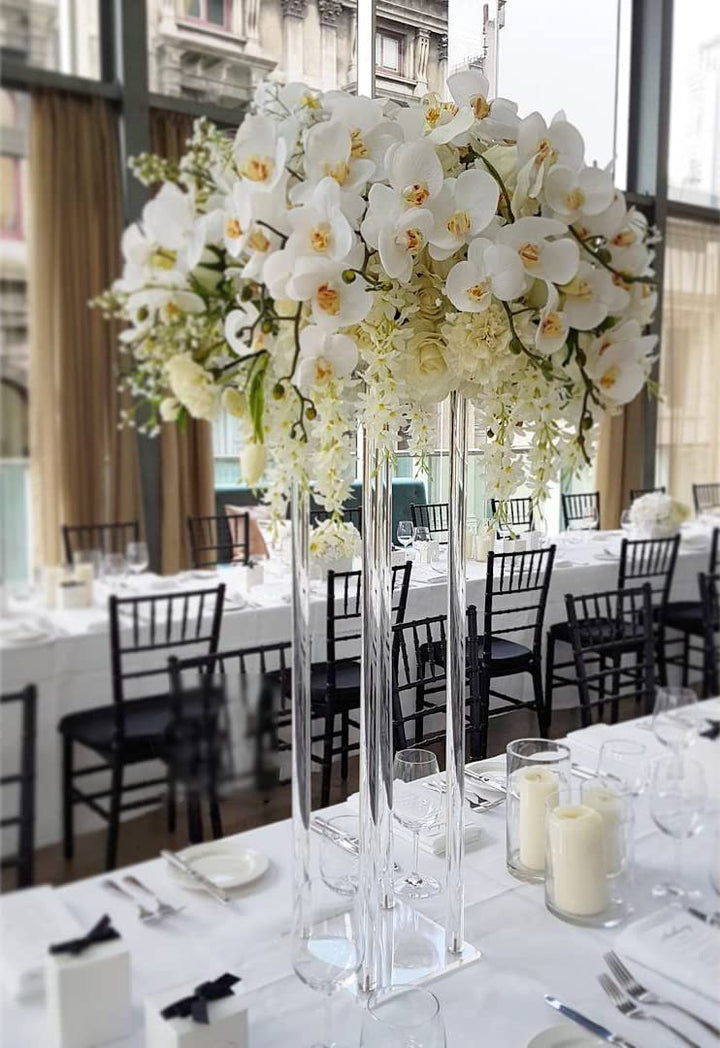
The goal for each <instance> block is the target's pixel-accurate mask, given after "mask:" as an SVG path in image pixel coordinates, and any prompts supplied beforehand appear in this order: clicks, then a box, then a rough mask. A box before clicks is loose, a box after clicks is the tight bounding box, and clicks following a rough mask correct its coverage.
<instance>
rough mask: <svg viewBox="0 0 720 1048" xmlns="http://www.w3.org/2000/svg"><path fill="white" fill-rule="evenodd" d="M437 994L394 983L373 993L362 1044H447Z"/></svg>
mask: <svg viewBox="0 0 720 1048" xmlns="http://www.w3.org/2000/svg"><path fill="white" fill-rule="evenodd" d="M446 1045H447V1040H446V1038H445V1024H444V1022H443V1020H442V1016H441V1014H440V1003H439V1002H438V999H437V997H436V996H435V994H433V993H430V991H429V990H423V989H421V988H420V987H418V986H391V987H390V988H389V989H387V990H375V991H374V993H371V994H370V997H369V999H368V1003H367V1010H366V1012H365V1014H364V1016H363V1024H362V1034H361V1037H360V1046H361V1048H446Z"/></svg>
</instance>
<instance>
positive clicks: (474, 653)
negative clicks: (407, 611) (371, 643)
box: [392, 604, 478, 750]
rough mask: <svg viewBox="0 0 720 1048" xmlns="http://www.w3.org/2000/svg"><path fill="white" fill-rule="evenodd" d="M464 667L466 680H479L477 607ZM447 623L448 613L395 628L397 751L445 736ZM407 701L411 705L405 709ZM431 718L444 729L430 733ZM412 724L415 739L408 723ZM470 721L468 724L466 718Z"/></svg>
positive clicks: (472, 611)
mask: <svg viewBox="0 0 720 1048" xmlns="http://www.w3.org/2000/svg"><path fill="white" fill-rule="evenodd" d="M467 620H468V626H467V637H468V639H467V646H466V653H465V659H466V667H467V670H466V672H467V683H468V686H469V687H472V685H473V683H475V684H476V683H477V669H478V637H477V608H476V607H475V606H474V605H472V604H471V605H469V607H468V609H467ZM446 624H447V616H445V615H431V616H428V617H427V618H424V619H416V620H415V621H414V622H401V623H398V625H397V626H395V627H394V628H393V647H392V685H393V698H392V702H393V711H392V719H393V744H394V747H395V750H402V749H405V747H406V746H408V745H412V746H422V747H423V748H427V747H429V746H432V745H434V744H435V743H437V742H440V741H441V740H443V739H444V738H445V731H446V725H445V711H446V687H447V676H446V648H447V640H446ZM408 703H409V704H410V707H411V708H407V706H408ZM427 718H440V719H441V721H442V727H441V728H435V727H433V728H432V730H430V731H429V732H428V731H426V724H425V722H426V720H427ZM409 723H412V725H413V736H412V741H411V742H409V741H408V737H407V728H406V726H407V725H408V724H409ZM467 723H468V724H469V722H467Z"/></svg>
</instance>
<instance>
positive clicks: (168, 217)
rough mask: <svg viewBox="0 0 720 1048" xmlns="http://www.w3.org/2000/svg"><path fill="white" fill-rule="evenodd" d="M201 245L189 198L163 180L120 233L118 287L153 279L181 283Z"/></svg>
mask: <svg viewBox="0 0 720 1048" xmlns="http://www.w3.org/2000/svg"><path fill="white" fill-rule="evenodd" d="M203 246H204V238H203V234H202V231H201V230H200V229H199V228H198V223H197V216H196V214H195V205H194V202H193V199H192V197H191V196H190V194H189V193H184V192H183V191H182V190H181V189H180V188H179V187H178V186H176V185H175V184H174V183H172V182H166V183H165V185H164V186H163V187H162V189H161V190H160V192H159V193H158V194H157V196H156V197H154V199H153V200H150V201H148V203H147V204H146V205H145V207H144V208H143V213H142V220H141V222H140V223H135V224H133V225H131V226H128V228H127V229H126V230H125V232H124V233H123V237H122V252H123V257H124V258H125V262H126V267H125V272H124V273H123V285H122V286H123V287H125V288H126V289H127V290H133V289H134V288H137V287H141V286H142V285H143V284H146V283H148V282H149V281H153V280H162V282H163V284H166V285H177V284H179V283H182V282H183V281H184V279H185V278H184V274H185V273H186V272H187V270H188V269H189V268H190V266H191V265H193V264H195V262H196V260H197V259H199V257H200V254H201V253H202V249H203Z"/></svg>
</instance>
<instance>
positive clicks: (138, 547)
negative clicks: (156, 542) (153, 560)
mask: <svg viewBox="0 0 720 1048" xmlns="http://www.w3.org/2000/svg"><path fill="white" fill-rule="evenodd" d="M125 557H126V560H127V566H128V571H130V572H131V573H132V574H133V575H141V574H142V573H143V571H145V569H146V568H147V566H148V564H149V563H150V556H149V554H148V548H147V543H146V542H128V544H127V550H126V551H125Z"/></svg>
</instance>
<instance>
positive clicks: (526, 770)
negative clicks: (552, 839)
mask: <svg viewBox="0 0 720 1048" xmlns="http://www.w3.org/2000/svg"><path fill="white" fill-rule="evenodd" d="M506 765H507V804H506V839H507V868H508V871H509V872H510V873H511V874H512V875H513V877H517V878H518V880H521V881H530V882H534V883H539V882H541V881H543V880H544V879H545V812H546V807H545V805H546V801H547V799H548V798H549V797H550V798H555V799H557V797H558V796H559V794H560V792H561V791H564V790H569V788H570V749H569V747H568V746H566V745H564V744H563V743H562V742H552V741H551V740H550V739H516V740H515V742H511V743H509V744H508V747H507V750H506Z"/></svg>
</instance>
